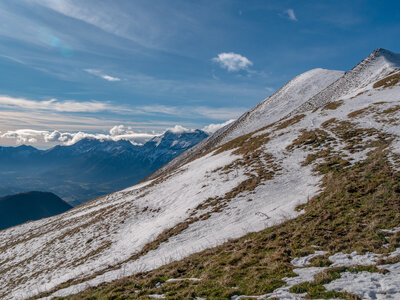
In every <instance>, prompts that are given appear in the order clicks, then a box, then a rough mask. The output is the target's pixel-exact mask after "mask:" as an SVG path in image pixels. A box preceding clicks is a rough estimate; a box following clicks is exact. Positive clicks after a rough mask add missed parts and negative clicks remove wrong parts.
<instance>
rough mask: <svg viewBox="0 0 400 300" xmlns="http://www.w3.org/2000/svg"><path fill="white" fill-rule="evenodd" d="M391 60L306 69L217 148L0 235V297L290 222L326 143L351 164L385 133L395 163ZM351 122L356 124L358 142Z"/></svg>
mask: <svg viewBox="0 0 400 300" xmlns="http://www.w3.org/2000/svg"><path fill="white" fill-rule="evenodd" d="M393 58H396V56H395V55H394V54H392V53H390V52H388V51H382V50H380V51H377V52H374V53H373V54H372V56H370V57H369V58H368V59H367V60H364V61H363V62H362V63H361V64H360V65H358V66H357V67H355V68H354V69H353V71H354V70H359V69H362V72H357V73H358V74H361V75H357V76H353V75H355V74H353V75H352V76H350V75H351V73H352V72H353V71H350V72H349V73H346V74H345V75H343V74H342V73H341V72H337V71H327V70H321V69H317V70H312V71H310V72H307V73H305V74H303V75H301V76H299V77H297V78H296V79H295V80H293V81H292V82H291V83H289V84H288V85H286V86H285V87H284V88H282V89H281V90H280V91H279V92H277V93H276V94H275V96H271V97H270V98H269V100H265V101H263V102H262V103H261V104H260V105H258V106H257V107H256V108H254V109H253V110H251V111H250V112H248V113H246V114H245V115H244V116H242V117H241V118H240V119H239V122H238V123H236V125H235V126H236V127H227V128H225V129H223V130H221V131H220V132H217V133H216V135H214V136H212V137H211V139H210V140H213V139H214V148H212V147H211V146H209V147H208V148H206V149H207V150H201V151H199V149H197V152H196V155H195V156H192V157H191V159H190V162H188V163H182V161H183V160H184V159H185V158H184V159H183V160H182V158H181V159H180V163H179V164H176V165H175V166H177V167H174V168H171V167H169V169H168V172H163V173H160V174H161V175H159V176H158V177H153V179H151V180H148V181H146V182H143V183H141V184H139V185H136V186H133V187H131V188H128V189H126V190H123V191H120V192H116V193H113V194H110V195H108V196H105V197H101V198H98V199H95V200H93V201H91V202H88V203H86V204H84V205H81V206H79V207H77V208H75V209H73V210H71V211H69V212H66V213H64V214H62V215H59V216H55V217H52V218H48V219H44V220H40V221H36V222H31V223H27V224H23V225H21V226H18V227H13V228H10V229H8V230H5V231H0V297H2V298H4V299H23V298H26V297H29V296H34V295H37V294H39V293H41V292H44V291H51V295H52V296H63V295H69V294H72V293H76V292H79V291H82V290H84V289H86V288H87V287H89V286H96V285H98V284H100V283H102V282H109V281H112V280H115V279H119V278H121V277H124V276H128V275H131V274H135V273H139V272H143V271H148V270H152V269H155V268H157V267H160V266H162V265H165V264H167V263H168V262H171V261H173V260H179V259H182V258H184V257H187V256H188V255H190V254H192V253H195V252H199V251H202V250H204V249H206V248H210V247H213V246H216V245H220V244H222V243H223V242H225V241H227V240H229V239H232V238H238V237H241V236H243V235H245V234H246V233H249V232H254V231H259V230H262V229H264V228H267V227H270V226H272V225H275V224H279V223H281V222H283V221H285V220H288V219H291V218H295V217H297V216H299V215H300V214H301V211H298V210H296V207H297V206H298V205H299V204H303V203H306V202H307V201H308V200H309V199H311V198H312V197H313V196H315V195H317V194H318V193H320V192H321V185H320V184H321V178H322V177H321V175H320V174H318V173H315V172H314V171H313V164H306V163H305V161H307V160H310V159H311V158H313V157H315V156H318V155H321V151H322V150H324V151H328V150H329V153H331V154H335V155H339V156H340V157H343V158H346V160H347V161H348V162H349V164H350V165H354V164H355V163H356V162H359V161H362V160H364V159H365V158H366V156H367V154H368V151H370V150H371V149H374V147H375V146H374V145H375V144H374V141H375V140H378V139H382V136H380V135H383V134H384V135H385V137H386V139H387V142H388V143H391V144H390V145H391V146H390V147H388V151H389V150H390V151H392V152H390V153H389V154H388V155H389V156H390V157H391V159H392V160H393V164H394V167H396V166H397V165H398V162H397V161H398V160H397V159H398V158H397V156H396V155H398V145H400V97H399V95H400V86H399V85H398V83H399V80H398V79H396V78H397V77H396V76H397V75H398V74H399V73H400V70H399V69H398V67H399V65H398V64H396V63H395V62H394V59H393ZM353 73H355V72H353ZM349 74H350V75H349ZM396 74H397V75H396ZM342 75H343V76H342ZM340 76H341V77H340ZM396 80H397V81H396ZM295 83H296V84H295ZM332 90H334V91H338V92H337V93H333V92H332ZM360 92H363V93H360ZM296 95H297V96H300V95H303V97H297V96H296ZM318 95H325V97H327V98H324V99H323V100H320V99H322V98H321V96H318ZM278 96H279V97H278ZM315 99H319V100H318V101H316V100H315ZM338 100H343V101H338ZM269 101H270V102H269ZM305 103H307V104H305ZM299 107H302V108H301V109H300V108H299ZM285 110H287V111H285ZM296 110H299V113H294V112H293V111H296ZM270 111H271V112H272V113H271V114H269V112H270ZM232 126H233V125H232ZM266 126H268V127H266ZM229 128H232V129H230V130H229ZM349 128H350V129H354V128H358V129H359V131H360V133H357V134H359V136H356V137H357V138H359V139H357V143H358V144H359V145H358V146H360V147H354V141H353V138H354V136H350V137H349V136H348V135H347V134H346V130H349ZM224 132H225V134H223V133H224ZM317 133H318V134H322V136H323V137H324V140H325V144H323V143H322V142H321V141H319V137H318V135H317V136H315V137H314V136H313V134H314V135H315V134H317ZM388 137H390V138H388ZM225 141H228V142H227V143H225ZM302 143H303V144H302ZM204 145H205V144H203V146H202V147H205V146H204ZM300 145H304V146H300ZM391 147H392V148H393V149H391ZM396 151H397V152H396ZM202 153H203V154H202ZM396 153H397V154H396ZM184 157H185V156H184ZM186 157H188V156H187V155H186ZM310 157H311V158H310ZM320 159H322V158H320ZM316 161H318V159H317V160H316ZM397 167H398V166H397ZM395 270H396V269H395ZM396 272H397V271H396ZM399 276H400V274H399ZM309 277H310V276H308V277H307V278H309ZM311 277H312V276H311ZM66 282H68V284H65V283H66ZM62 284H64V285H62Z"/></svg>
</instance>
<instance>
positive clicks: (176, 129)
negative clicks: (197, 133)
mask: <svg viewBox="0 0 400 300" xmlns="http://www.w3.org/2000/svg"><path fill="white" fill-rule="evenodd" d="M167 130H168V131H170V132H172V133H176V134H179V133H184V132H194V129H188V128H185V127H183V126H181V125H175V126H174V127H172V128H167Z"/></svg>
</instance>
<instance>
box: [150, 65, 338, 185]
mask: <svg viewBox="0 0 400 300" xmlns="http://www.w3.org/2000/svg"><path fill="white" fill-rule="evenodd" d="M343 74H344V72H343V71H332V70H325V69H313V70H310V71H308V72H305V73H303V74H301V75H299V76H297V77H296V78H294V79H292V80H291V81H289V82H288V83H287V84H286V85H284V86H283V87H282V88H281V89H279V90H278V91H277V92H276V93H275V94H273V95H271V96H269V97H268V98H266V99H265V100H264V101H262V102H261V103H259V104H258V105H257V106H255V107H254V108H252V109H251V110H249V111H248V112H246V113H245V114H243V115H242V116H241V117H240V118H239V119H238V120H236V121H235V122H233V123H231V124H229V125H227V126H225V127H224V128H221V129H220V130H218V131H217V132H216V133H215V134H213V135H212V136H210V137H209V138H207V139H205V140H204V141H202V142H200V143H199V144H197V145H196V146H195V147H193V148H192V149H191V150H190V151H187V152H185V153H184V154H183V155H181V156H179V157H177V158H176V159H173V160H172V161H171V162H170V163H168V164H167V165H165V166H163V167H162V168H160V169H158V170H157V171H156V172H155V173H154V174H152V175H151V176H150V177H149V179H151V178H155V177H156V176H158V175H159V174H162V173H165V172H169V171H170V170H173V169H174V168H176V167H178V166H181V165H182V164H184V163H186V162H188V161H190V160H192V159H193V158H195V157H196V156H198V155H201V154H202V153H205V152H207V151H209V150H210V149H212V148H214V147H217V146H220V145H222V144H224V143H227V142H229V141H231V140H233V139H235V138H237V137H239V136H242V135H245V134H248V133H250V132H253V131H255V130H258V129H260V128H262V127H264V126H267V125H269V124H272V123H274V122H276V121H279V120H280V119H281V118H283V117H285V116H286V115H287V114H288V113H289V112H291V111H292V110H294V109H295V108H297V107H298V106H300V105H301V104H303V103H305V102H306V101H307V100H308V99H310V98H311V97H313V96H314V95H316V94H317V93H319V92H320V91H321V90H324V89H325V88H326V87H327V86H329V85H330V84H332V83H333V82H335V81H336V80H337V79H338V78H340V77H341V76H343Z"/></svg>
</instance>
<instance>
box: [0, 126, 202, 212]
mask: <svg viewBox="0 0 400 300" xmlns="http://www.w3.org/2000/svg"><path fill="white" fill-rule="evenodd" d="M207 136H208V134H207V133H206V132H204V131H201V130H180V131H179V130H178V131H176V130H175V131H173V130H167V131H166V132H165V133H164V134H162V135H160V136H156V137H154V138H152V139H151V140H149V141H148V142H146V143H145V144H144V145H134V144H132V143H131V142H130V141H126V140H119V141H113V140H98V139H89V138H85V139H82V140H80V141H78V142H77V143H75V144H73V145H70V146H55V147H53V148H51V149H48V150H38V149H36V148H34V147H32V146H27V145H21V146H18V147H0V165H1V170H0V196H5V195H8V194H15V193H20V192H26V191H29V190H41V191H49V192H53V193H56V194H57V195H59V196H60V197H62V198H63V199H64V200H65V201H67V202H68V203H70V204H71V205H78V204H81V203H83V202H85V201H88V200H90V199H93V198H96V197H98V196H101V195H105V194H107V193H110V192H114V191H117V190H119V189H123V188H126V187H128V186H131V185H132V184H135V183H137V182H139V181H140V180H142V179H144V178H145V177H146V176H148V175H150V174H151V173H152V172H154V171H155V170H157V169H158V168H159V167H161V166H162V165H164V164H166V163H167V162H169V161H170V160H171V159H173V158H174V157H176V156H177V155H179V154H180V153H182V152H184V151H185V150H187V149H189V148H191V147H192V146H194V145H195V144H197V143H198V142H199V141H201V140H203V139H204V138H206V137H207Z"/></svg>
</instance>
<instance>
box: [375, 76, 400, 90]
mask: <svg viewBox="0 0 400 300" xmlns="http://www.w3.org/2000/svg"><path fill="white" fill-rule="evenodd" d="M399 81H400V72H399V73H395V74H392V75H390V76H387V77H385V78H383V79H381V80H379V81H377V82H375V84H374V88H375V89H377V88H380V87H382V88H388V87H392V86H394V85H396V84H398V83H399Z"/></svg>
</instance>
